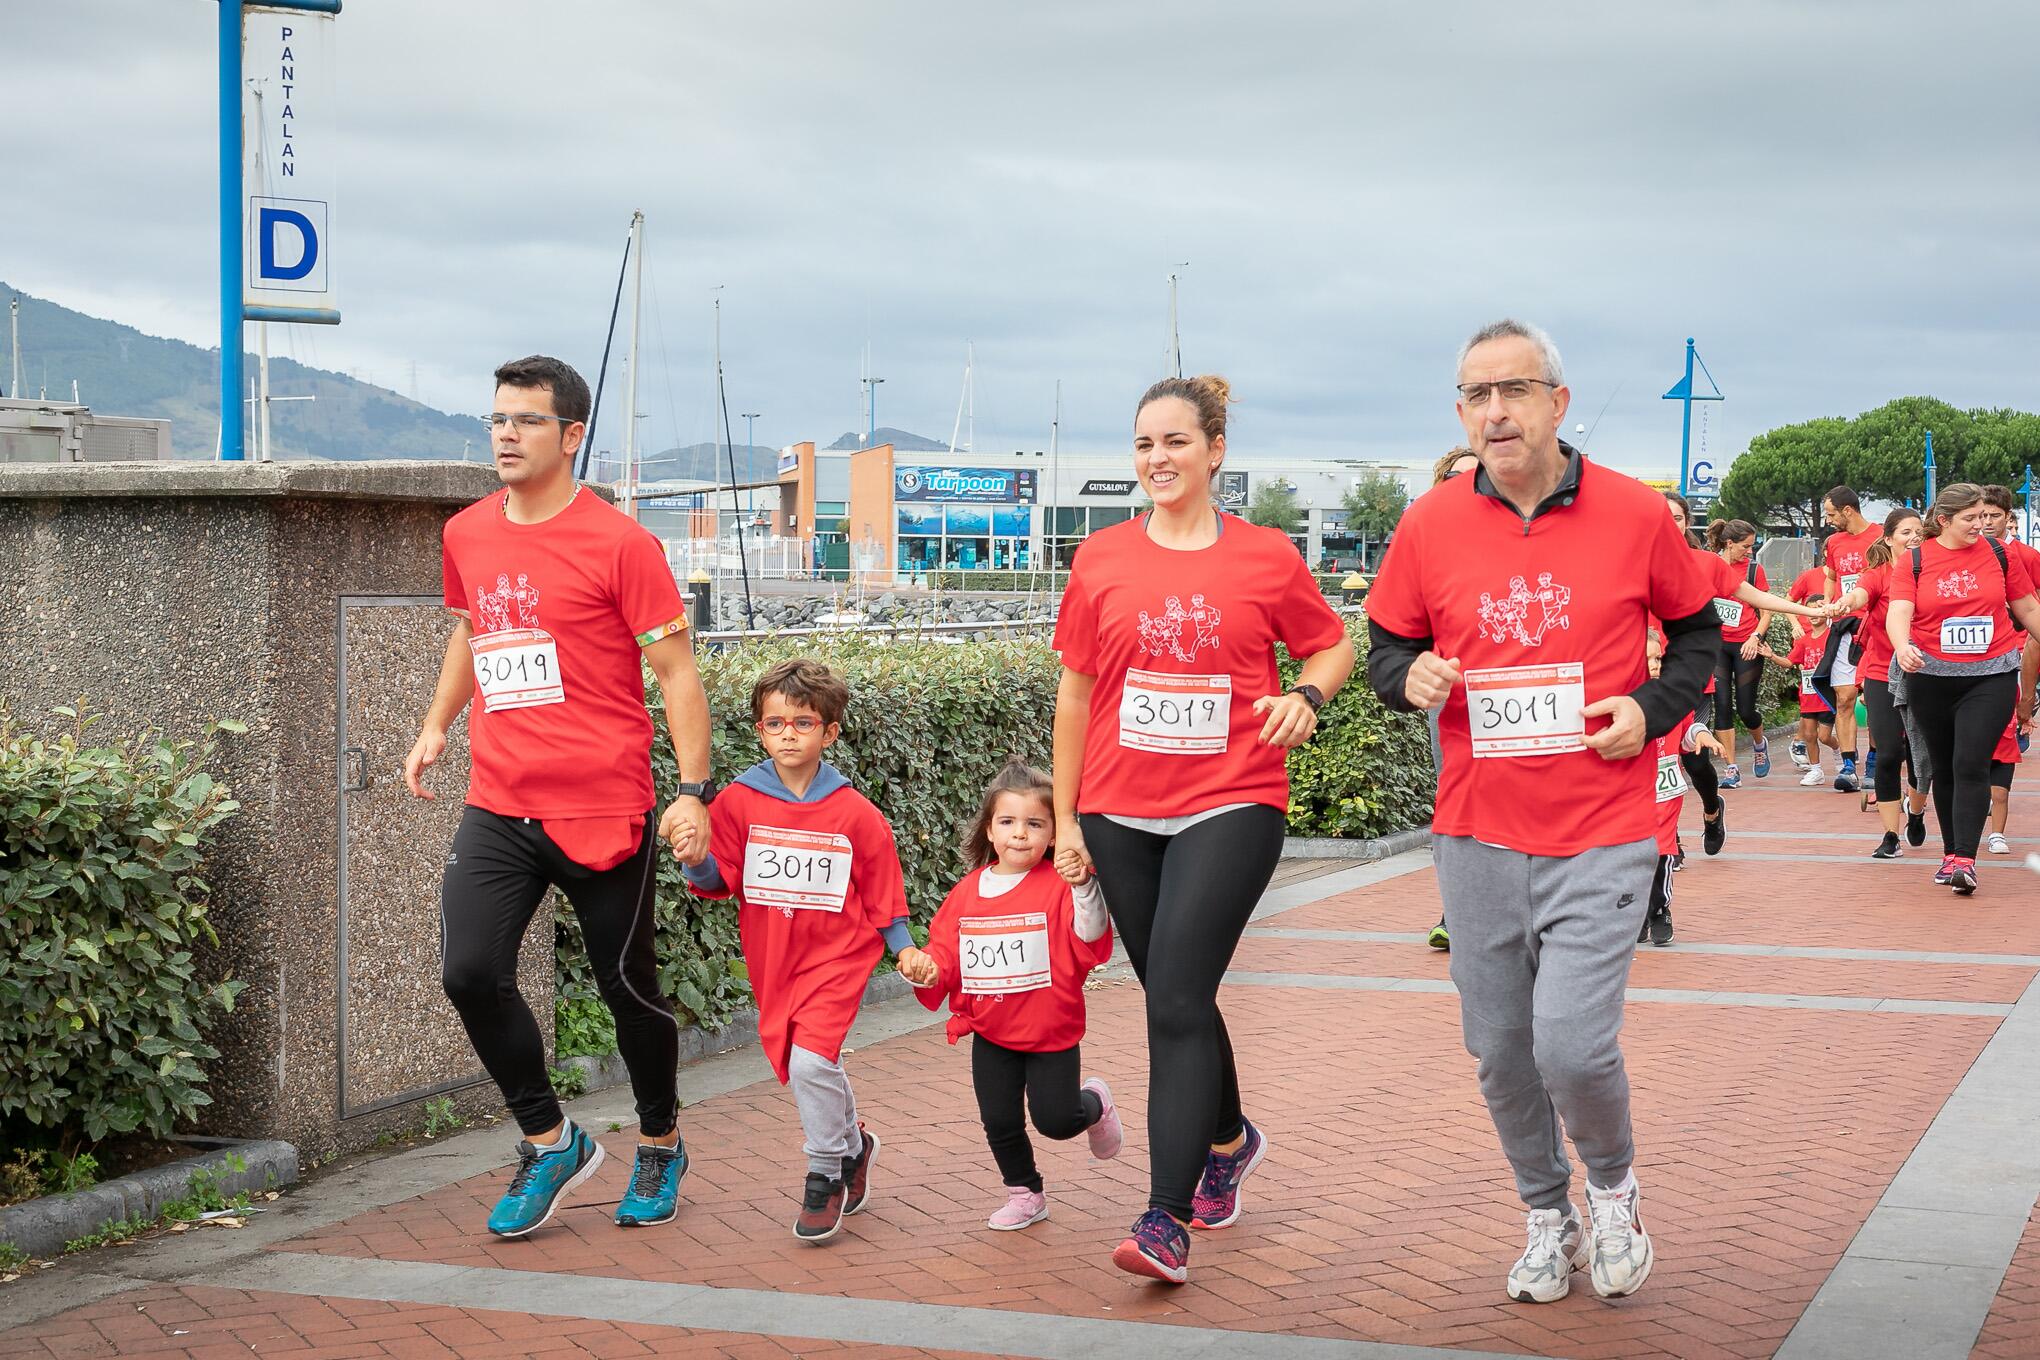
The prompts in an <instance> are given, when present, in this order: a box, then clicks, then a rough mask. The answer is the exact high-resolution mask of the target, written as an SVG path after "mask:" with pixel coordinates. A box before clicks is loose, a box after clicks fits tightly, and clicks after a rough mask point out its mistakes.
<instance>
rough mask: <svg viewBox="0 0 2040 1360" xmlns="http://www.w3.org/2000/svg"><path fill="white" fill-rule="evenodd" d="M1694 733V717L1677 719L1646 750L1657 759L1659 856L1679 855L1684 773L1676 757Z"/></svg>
mask: <svg viewBox="0 0 2040 1360" xmlns="http://www.w3.org/2000/svg"><path fill="white" fill-rule="evenodd" d="M1692 730H1693V715H1692V714H1690V713H1688V714H1687V715H1686V716H1685V717H1683V718H1681V719H1679V721H1678V723H1677V725H1675V726H1674V727H1673V728H1672V730H1671V731H1669V732H1667V733H1665V734H1664V735H1663V736H1662V737H1659V738H1658V739H1657V740H1656V741H1655V742H1652V743H1651V745H1650V746H1649V747H1647V748H1645V749H1647V750H1651V751H1654V752H1655V753H1656V756H1657V794H1656V800H1657V849H1658V853H1659V854H1660V855H1676V854H1678V853H1679V809H1680V808H1681V807H1682V806H1684V804H1685V801H1686V790H1687V789H1689V788H1691V787H1692V785H1690V784H1688V783H1687V782H1686V771H1685V769H1684V768H1683V767H1682V766H1681V765H1680V764H1679V755H1680V753H1681V752H1683V751H1684V750H1685V749H1686V734H1687V733H1688V732H1690V731H1692Z"/></svg>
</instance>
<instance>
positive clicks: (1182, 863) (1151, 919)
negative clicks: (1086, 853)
mask: <svg viewBox="0 0 2040 1360" xmlns="http://www.w3.org/2000/svg"><path fill="white" fill-rule="evenodd" d="M1083 826H1084V841H1085V844H1086V845H1088V846H1089V847H1090V851H1091V858H1092V860H1093V861H1094V862H1095V863H1096V864H1097V866H1098V879H1099V883H1100V885H1101V886H1102V887H1103V888H1104V889H1105V901H1106V903H1107V904H1108V905H1109V906H1110V908H1111V911H1112V924H1113V925H1114V926H1115V927H1117V929H1118V931H1119V938H1120V940H1121V941H1123V942H1124V943H1125V945H1126V953H1127V957H1128V958H1130V959H1131V960H1132V961H1133V970H1134V972H1135V973H1137V974H1139V976H1140V980H1141V985H1142V986H1143V987H1145V988H1146V989H1147V1018H1148V1155H1149V1161H1150V1170H1149V1176H1150V1184H1149V1190H1148V1202H1149V1203H1150V1204H1151V1205H1152V1206H1153V1207H1154V1208H1157V1209H1166V1210H1167V1211H1168V1212H1170V1213H1171V1214H1174V1215H1175V1216H1176V1217H1177V1218H1179V1219H1182V1220H1184V1221H1186V1222H1187V1221H1188V1220H1189V1218H1190V1212H1191V1206H1190V1200H1191V1195H1192V1194H1193V1193H1194V1192H1195V1190H1196V1189H1197V1182H1198V1180H1199V1178H1200V1177H1201V1176H1202V1175H1203V1173H1204V1160H1205V1158H1206V1157H1207V1156H1208V1155H1209V1154H1210V1152H1211V1145H1212V1144H1213V1143H1225V1142H1230V1141H1232V1139H1234V1138H1236V1137H1238V1136H1239V1135H1240V1133H1241V1132H1242V1130H1243V1129H1244V1128H1245V1124H1244V1122H1243V1116H1242V1115H1241V1113H1240V1081H1239V1073H1238V1072H1237V1071H1236V1070H1235V1069H1234V1066H1233V1051H1232V1040H1231V1038H1230V1037H1229V1036H1228V1035H1227V1034H1226V1031H1225V1019H1224V1017H1223V1016H1221V1015H1220V1014H1219V1013H1218V984H1219V980H1220V979H1221V978H1223V977H1224V976H1225V970H1226V968H1227V967H1228V966H1229V965H1230V964H1231V963H1232V956H1233V950H1234V949H1235V948H1236V947H1237V946H1238V945H1239V942H1240V933H1241V932H1242V931H1244V930H1245V929H1246V928H1247V918H1248V917H1249V916H1251V915H1252V914H1253V911H1254V904H1255V903H1257V902H1259V901H1260V900H1261V893H1262V891H1263V890H1264V889H1265V888H1266V887H1267V886H1268V880H1269V878H1271V877H1272V876H1273V875H1274V873H1275V863H1276V861H1277V860H1278V859H1280V858H1281V856H1282V832H1283V819H1282V813H1281V812H1280V811H1278V810H1277V809H1275V808H1272V807H1267V806H1264V805H1262V804H1258V803H1257V804H1255V805H1254V806H1253V807H1246V808H1237V809H1235V810H1233V811H1231V812H1228V813H1225V814H1223V815H1221V816H1218V817H1214V818H1212V819H1211V820H1209V821H1205V822H1199V823H1198V824H1197V825H1195V826H1193V827H1190V828H1188V829H1187V830H1184V831H1181V832H1178V833H1177V834H1176V835H1174V836H1158V835H1155V834H1154V833H1152V832H1148V831H1136V830H1134V829H1133V828H1132V827H1127V826H1121V825H1120V824H1119V823H1117V822H1115V821H1112V820H1111V819H1110V818H1107V817H1101V816H1098V815H1097V814H1095V813H1088V814H1086V815H1085V816H1084V818H1083Z"/></svg>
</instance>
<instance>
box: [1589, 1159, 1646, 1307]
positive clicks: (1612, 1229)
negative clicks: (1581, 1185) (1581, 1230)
mask: <svg viewBox="0 0 2040 1360" xmlns="http://www.w3.org/2000/svg"><path fill="white" fill-rule="evenodd" d="M1641 1198H1642V1195H1641V1193H1640V1192H1639V1191H1638V1189H1637V1186H1636V1177H1635V1176H1633V1175H1632V1176H1630V1177H1629V1185H1628V1188H1627V1189H1623V1190H1603V1189H1602V1188H1601V1187H1600V1186H1598V1185H1595V1184H1594V1183H1593V1182H1592V1181H1589V1182H1588V1183H1587V1213H1588V1214H1589V1215H1590V1216H1591V1217H1592V1219H1593V1221H1594V1228H1593V1232H1594V1237H1593V1243H1592V1255H1593V1261H1592V1265H1591V1266H1590V1268H1589V1271H1590V1275H1591V1277H1592V1279H1593V1282H1594V1292H1595V1293H1596V1294H1599V1295H1600V1296H1601V1297H1602V1298H1604V1299H1619V1298H1621V1297H1622V1296H1623V1295H1625V1294H1634V1293H1635V1292H1636V1291H1637V1290H1638V1289H1641V1288H1642V1287H1643V1282H1644V1281H1645V1280H1647V1279H1649V1278H1650V1267H1651V1261H1652V1256H1651V1249H1650V1234H1649V1233H1647V1232H1645V1231H1644V1230H1643V1219H1642V1218H1641V1217H1640V1216H1639V1215H1638V1212H1637V1209H1638V1201H1639V1200H1640V1199H1641Z"/></svg>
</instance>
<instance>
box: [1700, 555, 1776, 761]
mask: <svg viewBox="0 0 2040 1360" xmlns="http://www.w3.org/2000/svg"><path fill="white" fill-rule="evenodd" d="M1756 548H1757V531H1756V528H1755V527H1754V526H1753V525H1751V524H1750V523H1749V521H1747V520H1740V519H1726V520H1722V519H1718V520H1714V521H1713V522H1711V523H1710V524H1708V526H1707V550H1708V551H1709V552H1711V553H1713V554H1714V555H1715V556H1717V557H1719V558H1720V559H1721V560H1722V561H1723V562H1725V563H1727V564H1728V565H1729V566H1730V567H1733V568H1735V569H1736V571H1737V572H1739V573H1740V574H1741V577H1742V580H1743V582H1744V584H1747V585H1751V586H1754V587H1756V589H1758V590H1760V591H1768V590H1770V588H1771V582H1770V580H1769V579H1768V578H1767V577H1766V576H1765V575H1764V569H1763V568H1762V567H1761V566H1759V565H1757V562H1756V558H1755V553H1756ZM1714 612H1715V613H1717V614H1719V615H1721V650H1720V652H1719V653H1718V654H1717V655H1716V657H1715V661H1714V739H1715V740H1716V741H1718V742H1720V743H1721V750H1722V757H1723V759H1724V760H1725V761H1726V762H1727V764H1728V771H1727V774H1726V775H1725V777H1724V778H1723V779H1722V781H1721V785H1722V787H1723V788H1728V789H1732V788H1735V787H1736V786H1737V785H1739V784H1741V783H1742V771H1741V770H1740V769H1739V768H1738V767H1737V765H1736V763H1735V720H1736V719H1737V718H1741V719H1742V725H1743V728H1744V730H1746V731H1747V732H1748V733H1749V734H1750V748H1751V752H1752V757H1753V759H1754V760H1755V762H1756V774H1757V778H1759V779H1762V778H1764V777H1765V776H1766V775H1768V774H1770V773H1771V745H1770V743H1769V742H1768V741H1767V740H1765V738H1764V716H1763V714H1761V713H1759V712H1758V711H1757V692H1758V690H1759V689H1760V688H1761V687H1762V685H1763V681H1764V653H1763V651H1762V646H1763V639H1764V635H1765V634H1767V633H1769V632H1770V631H1771V611H1770V610H1769V609H1767V608H1764V607H1762V606H1758V607H1754V608H1753V607H1751V606H1749V605H1746V604H1744V603H1743V602H1742V601H1741V600H1739V599H1732V598H1726V597H1724V598H1722V599H1717V600H1716V601H1715V602H1714Z"/></svg>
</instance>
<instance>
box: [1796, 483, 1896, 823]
mask: <svg viewBox="0 0 2040 1360" xmlns="http://www.w3.org/2000/svg"><path fill="white" fill-rule="evenodd" d="M1820 509H1821V514H1822V515H1824V516H1826V518H1827V522H1828V523H1829V524H1831V525H1833V526H1834V530H1835V531H1834V532H1833V533H1832V534H1829V535H1828V540H1827V542H1826V543H1825V544H1823V545H1822V547H1821V569H1822V570H1823V572H1825V573H1826V581H1825V584H1824V586H1823V588H1822V590H1821V593H1822V594H1823V595H1825V596H1827V598H1828V599H1830V600H1839V599H1841V598H1842V596H1844V595H1846V594H1848V593H1849V592H1850V591H1851V590H1854V589H1855V588H1856V578H1857V577H1858V576H1860V575H1862V573H1863V568H1864V567H1865V566H1866V565H1867V563H1866V562H1865V561H1864V557H1863V555H1864V554H1865V553H1866V552H1868V551H1869V550H1870V545H1871V544H1872V543H1875V542H1876V541H1877V540H1878V539H1879V538H1881V537H1882V536H1883V532H1884V531H1883V530H1882V529H1880V528H1879V527H1878V526H1877V525H1875V524H1872V523H1871V522H1870V521H1869V520H1867V519H1864V518H1863V502H1862V499H1861V498H1860V497H1858V496H1857V495H1856V493H1855V492H1853V491H1851V490H1850V489H1849V488H1848V487H1846V486H1838V487H1836V488H1835V489H1834V490H1832V491H1830V492H1828V493H1827V495H1826V497H1824V498H1823V499H1822V500H1821V503H1820ZM1863 626H1864V623H1863V615H1861V614H1860V613H1858V614H1851V615H1849V616H1848V617H1847V618H1842V619H1836V620H1835V622H1834V626H1833V627H1831V628H1829V629H1828V645H1827V650H1826V651H1825V652H1823V653H1822V655H1821V662H1820V665H1819V666H1818V667H1816V668H1815V669H1814V673H1813V687H1814V690H1815V691H1816V692H1817V693H1818V694H1819V695H1820V697H1821V698H1823V699H1825V700H1827V701H1828V704H1829V706H1830V707H1832V708H1833V709H1834V711H1835V744H1836V745H1838V746H1840V747H1841V751H1842V765H1841V769H1840V770H1838V771H1837V772H1836V773H1835V787H1836V788H1837V789H1840V790H1841V791H1842V792H1844V793H1854V792H1855V791H1856V789H1857V780H1856V695H1857V694H1858V693H1859V692H1860V691H1861V689H1862V686H1860V685H1859V684H1857V682H1856V663H1855V662H1854V661H1853V660H1851V659H1850V657H1851V654H1852V652H1853V650H1854V648H1853V639H1854V634H1855V633H1856V632H1857V630H1858V629H1860V628H1862V627H1863Z"/></svg>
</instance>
